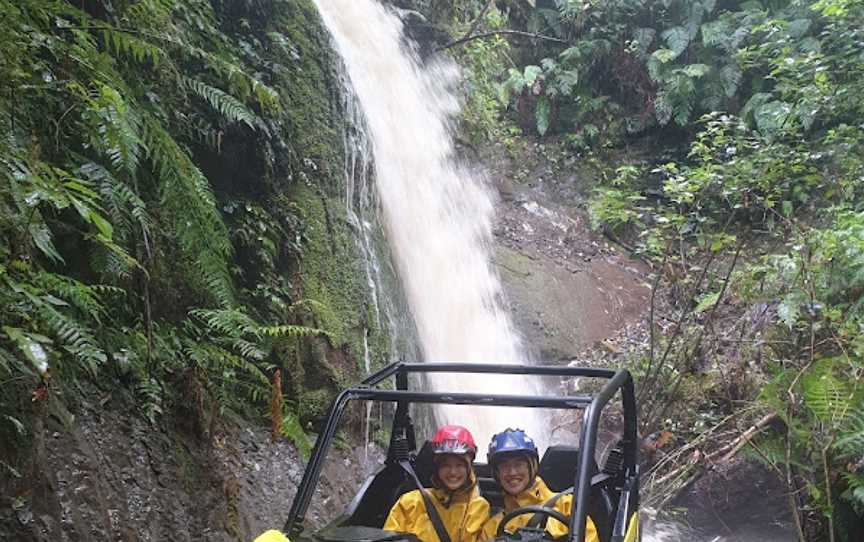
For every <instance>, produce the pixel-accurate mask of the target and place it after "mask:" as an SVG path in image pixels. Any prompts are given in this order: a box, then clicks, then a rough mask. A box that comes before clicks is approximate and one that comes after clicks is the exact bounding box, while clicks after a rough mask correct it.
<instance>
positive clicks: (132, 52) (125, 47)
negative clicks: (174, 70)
mask: <svg viewBox="0 0 864 542" xmlns="http://www.w3.org/2000/svg"><path fill="white" fill-rule="evenodd" d="M101 34H102V42H103V44H104V45H105V48H106V49H108V51H110V52H111V53H113V54H114V55H117V56H121V55H122V56H125V57H128V58H132V59H133V60H134V61H135V62H137V63H139V64H144V63H149V64H151V65H153V66H154V67H158V66H159V65H160V64H162V63H163V62H165V61H166V60H168V55H167V54H166V53H165V51H163V50H162V49H161V48H160V47H158V46H156V45H153V44H152V43H150V42H148V41H146V40H143V39H141V38H139V37H137V36H135V35H134V34H131V33H130V32H129V31H124V30H123V29H118V28H114V27H110V26H105V27H104V28H102V29H101Z"/></svg>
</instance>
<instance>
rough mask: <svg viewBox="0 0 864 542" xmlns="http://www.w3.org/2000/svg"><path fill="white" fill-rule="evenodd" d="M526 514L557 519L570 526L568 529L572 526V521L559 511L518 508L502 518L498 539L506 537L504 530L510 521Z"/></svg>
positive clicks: (496, 535)
mask: <svg viewBox="0 0 864 542" xmlns="http://www.w3.org/2000/svg"><path fill="white" fill-rule="evenodd" d="M525 514H540V515H543V516H548V517H551V518H555V519H557V520H558V521H560V522H561V523H563V524H564V525H565V526H568V528H569V525H570V519H569V518H568V517H567V516H565V515H564V514H562V513H561V512H559V511H558V510H555V509H553V508H546V507H545V506H523V507H522V508H517V509H515V510H511V511H509V512H507V513H506V514H504V517H503V518H501V523H499V524H498V532H497V533H495V537H496V538H498V537H501V536H504V528H505V527H506V526H507V524H508V523H510V520H511V519H513V518H515V517H518V516H524V515H525Z"/></svg>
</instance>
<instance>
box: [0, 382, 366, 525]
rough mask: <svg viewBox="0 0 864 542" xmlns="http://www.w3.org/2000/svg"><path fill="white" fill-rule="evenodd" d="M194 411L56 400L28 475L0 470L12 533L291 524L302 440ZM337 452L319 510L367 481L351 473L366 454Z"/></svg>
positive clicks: (38, 423) (37, 426)
mask: <svg viewBox="0 0 864 542" xmlns="http://www.w3.org/2000/svg"><path fill="white" fill-rule="evenodd" d="M188 421H189V420H188V418H187V419H183V418H182V417H178V416H166V417H165V421H164V422H163V423H162V424H161V425H160V426H159V427H157V428H154V427H152V426H150V425H149V424H148V423H147V422H146V421H144V420H143V419H142V418H141V417H139V416H138V415H137V414H136V412H135V411H134V410H133V409H132V408H131V407H130V405H129V404H128V403H127V402H126V401H124V400H122V399H116V398H114V397H112V396H111V395H110V394H107V395H105V396H99V395H96V396H94V397H93V398H92V402H91V401H87V402H84V403H81V404H79V405H78V406H77V407H75V408H74V409H67V408H65V407H63V406H62V405H61V404H60V402H59V401H57V400H50V403H49V404H46V405H44V408H42V410H41V412H39V414H38V415H37V418H36V420H35V423H34V424H33V434H32V442H33V445H32V447H31V448H30V449H28V450H25V451H22V454H26V455H24V456H22V457H20V458H19V461H18V462H17V465H18V466H19V469H18V471H19V472H18V474H19V475H20V478H17V477H15V476H13V475H11V474H10V472H9V471H7V470H5V469H4V472H3V473H2V475H0V489H2V492H0V494H2V500H0V540H4V541H5V540H10V541H12V540H15V541H19V540H21V541H24V540H36V541H41V540H44V541H49V540H50V541H52V542H55V541H67V540H68V541H74V540H117V541H150V540H153V541H155V540H174V541H183V540H189V541H192V540H208V541H211V540H212V541H229V540H231V541H233V540H251V539H252V538H254V536H255V535H256V534H258V533H260V532H261V531H263V530H266V529H268V528H273V527H281V526H282V525H283V524H284V521H285V519H286V517H287V514H288V509H289V507H290V504H291V499H292V498H293V496H294V493H295V491H296V488H297V485H298V483H299V482H300V478H301V477H302V474H303V464H304V462H303V461H302V460H301V458H299V457H298V454H297V452H296V450H295V449H294V447H293V446H292V445H290V444H288V443H287V442H285V441H280V442H276V443H272V442H271V441H270V435H269V432H268V431H266V430H265V429H264V428H249V427H246V428H242V429H241V428H239V427H238V426H236V425H220V426H219V427H216V428H214V429H213V431H212V435H209V436H208V435H204V436H200V437H199V436H195V433H196V431H195V430H194V428H193V427H191V426H190V424H189V423H188ZM335 453H338V454H340V455H341V457H340V458H339V460H338V461H333V462H331V463H332V464H334V465H339V468H338V469H336V470H331V471H327V470H325V472H324V474H323V481H322V484H321V487H322V494H326V495H328V496H329V499H328V501H326V502H324V501H322V500H319V501H318V502H317V503H316V504H315V505H314V507H313V509H312V511H311V515H312V516H316V515H318V514H320V513H321V511H322V509H323V507H327V508H328V509H329V508H331V507H334V506H337V507H338V506H342V505H344V503H345V502H347V499H349V498H350V495H347V491H346V490H345V487H346V486H348V487H356V485H357V484H356V483H355V482H351V483H348V484H345V483H343V482H344V481H345V480H350V479H356V478H357V477H362V475H363V468H362V466H361V462H362V457H361V455H360V453H359V452H356V451H352V450H342V451H336V452H335ZM9 460H10V458H4V461H6V462H7V463H10V461H9ZM337 471H338V472H337ZM328 517H329V514H328Z"/></svg>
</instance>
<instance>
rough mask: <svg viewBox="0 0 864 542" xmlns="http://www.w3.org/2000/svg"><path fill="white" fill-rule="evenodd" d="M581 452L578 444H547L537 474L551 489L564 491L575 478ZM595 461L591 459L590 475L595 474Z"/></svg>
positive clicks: (596, 469)
mask: <svg viewBox="0 0 864 542" xmlns="http://www.w3.org/2000/svg"><path fill="white" fill-rule="evenodd" d="M580 456H581V454H580V452H579V447H578V446H564V445H556V446H549V448H547V449H546V453H544V454H543V459H541V460H540V468H539V471H538V473H537V474H538V475H540V478H542V479H543V481H544V482H546V485H547V486H548V487H549V489H551V490H552V491H555V492H558V491H564V490H565V489H567V488H568V487H571V486H572V485H573V482H574V481H575V480H576V469H577V468H578V467H579V458H580ZM598 470H599V469H598V468H597V462H596V461H594V460H593V459H592V460H591V476H594V475H595V474H597V471H598Z"/></svg>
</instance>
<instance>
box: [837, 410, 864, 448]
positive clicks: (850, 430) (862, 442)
mask: <svg viewBox="0 0 864 542" xmlns="http://www.w3.org/2000/svg"><path fill="white" fill-rule="evenodd" d="M834 447H835V448H836V449H837V450H839V451H840V452H842V453H844V454H849V455H854V454H862V453H864V401H861V400H859V401H857V404H856V405H854V406H853V407H852V409H851V410H850V412H849V413H848V416H847V419H846V424H845V427H844V428H843V430H842V432H841V433H840V438H838V439H837V442H835V443H834Z"/></svg>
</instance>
